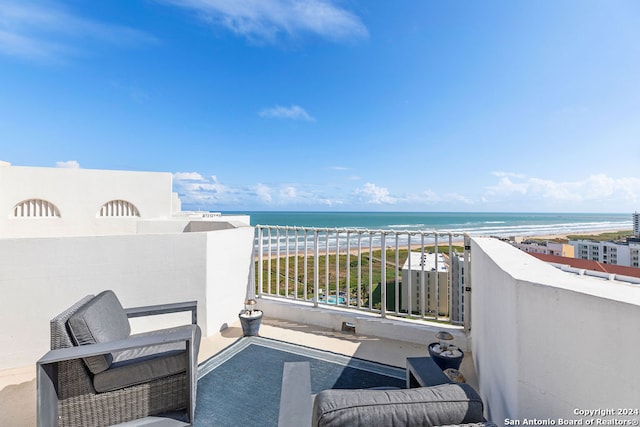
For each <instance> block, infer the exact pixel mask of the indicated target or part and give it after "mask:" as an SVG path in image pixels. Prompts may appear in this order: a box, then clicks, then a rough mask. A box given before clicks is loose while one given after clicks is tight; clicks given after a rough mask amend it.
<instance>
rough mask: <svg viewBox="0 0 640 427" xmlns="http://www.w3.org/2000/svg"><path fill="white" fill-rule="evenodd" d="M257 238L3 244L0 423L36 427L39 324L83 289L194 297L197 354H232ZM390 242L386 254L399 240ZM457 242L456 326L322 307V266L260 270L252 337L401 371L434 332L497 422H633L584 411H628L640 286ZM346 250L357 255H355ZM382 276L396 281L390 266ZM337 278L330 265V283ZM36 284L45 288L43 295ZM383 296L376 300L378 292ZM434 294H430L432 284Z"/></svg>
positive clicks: (636, 383)
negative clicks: (455, 352)
mask: <svg viewBox="0 0 640 427" xmlns="http://www.w3.org/2000/svg"><path fill="white" fill-rule="evenodd" d="M432 237H433V236H432ZM338 238H339V236H338ZM313 239H315V236H314V237H313ZM313 239H312V240H313ZM318 239H319V240H321V236H318ZM276 240H277V241H280V242H282V240H281V239H276ZM451 240H452V243H453V241H454V240H455V239H453V238H452V239H451ZM253 241H254V229H253V228H252V227H235V228H229V229H223V230H216V231H209V232H198V233H180V234H167V235H148V236H102V237H74V238H69V239H53V238H49V239H0V252H2V253H3V254H4V255H6V256H4V257H3V258H2V261H0V264H1V265H0V267H1V268H0V284H2V286H3V290H4V291H5V298H3V301H2V302H1V303H0V308H1V310H0V325H3V326H1V327H0V328H1V329H0V347H1V348H2V349H3V350H2V353H1V354H0V356H1V357H0V425H12V426H21V425H24V426H31V425H34V424H35V380H34V378H35V368H34V365H35V361H36V360H37V359H38V358H39V357H40V356H41V355H42V354H44V353H45V352H46V350H47V347H48V320H49V319H50V318H51V317H53V315H55V314H56V313H57V312H59V311H61V309H63V308H65V307H66V306H68V305H70V304H71V303H73V302H74V301H75V300H77V299H79V298H80V297H81V296H84V295H85V294H88V293H95V292H97V291H99V290H102V289H105V288H111V289H114V290H115V291H116V292H117V293H118V294H119V295H120V296H121V299H122V300H123V302H124V303H125V305H128V306H134V305H144V304H153V303H162V302H167V301H179V300H193V299H196V300H198V303H199V319H200V322H201V326H202V328H203V333H204V334H205V336H206V339H205V340H204V341H203V343H202V347H201V354H200V358H201V359H205V358H207V357H208V356H210V355H212V354H215V353H217V352H218V351H219V350H221V349H222V348H224V347H226V346H228V345H229V344H230V343H232V342H233V341H234V340H236V339H237V338H238V337H239V336H240V329H239V325H238V323H237V313H238V311H239V310H240V309H241V308H242V302H243V300H244V299H245V297H246V294H247V291H248V290H249V291H251V289H252V288H253V286H248V284H251V283H253V273H252V271H251V266H253V265H254V262H253V260H254V259H256V258H258V259H259V262H261V263H265V262H268V259H265V252H264V251H263V252H262V257H263V258H262V259H260V254H259V253H255V252H254V251H253V246H254V245H253ZM391 242H392V246H394V247H395V238H394V239H392V240H391ZM443 242H444V243H440V242H439V243H440V244H442V245H443V246H445V247H447V246H448V245H449V236H444V239H443ZM417 243H419V244H420V245H422V244H423V242H422V239H421V238H418V241H417V242H416V241H415V240H414V241H406V242H405V241H401V242H400V243H398V245H402V244H408V245H409V247H411V248H414V250H418V251H421V250H422V249H421V247H420V248H415V247H414V244H417ZM433 243H435V242H426V244H433ZM322 244H324V245H325V246H324V248H326V247H327V245H329V254H331V253H333V254H338V253H339V252H340V250H341V249H340V247H339V246H340V245H338V246H337V247H333V248H332V247H330V244H331V241H330V240H329V243H328V244H327V243H325V242H321V245H320V246H317V245H316V246H312V248H313V249H312V251H316V249H315V248H316V247H317V248H323V246H322ZM276 245H277V244H276ZM285 246H286V247H288V245H285ZM452 246H453V245H452ZM465 246H467V249H468V251H467V254H468V255H469V260H468V261H467V262H468V263H469V264H468V266H466V267H464V271H465V272H467V273H468V274H465V276H464V283H465V292H464V294H463V295H461V296H460V300H461V301H463V302H464V304H466V305H465V306H464V307H463V310H462V313H463V316H462V318H455V316H457V314H456V315H455V316H454V314H455V312H457V311H456V310H453V304H451V305H450V306H449V308H448V310H447V312H441V310H440V309H437V310H430V308H429V307H430V305H429V304H413V305H411V306H410V307H405V308H402V306H401V305H400V303H399V301H400V300H399V299H394V301H393V304H391V303H389V302H388V301H387V300H386V299H385V298H384V297H383V298H382V301H381V303H380V305H379V306H378V307H376V304H374V302H373V300H372V299H366V298H362V296H363V295H367V296H368V295H369V292H370V287H367V286H364V287H363V288H362V289H361V290H360V298H358V297H357V295H358V292H357V290H355V291H352V290H351V289H349V290H342V292H344V294H345V300H344V301H342V302H341V301H340V300H339V298H337V299H335V300H333V304H332V303H331V301H332V300H329V299H328V298H324V301H323V298H321V295H322V294H323V293H324V295H325V297H327V296H330V295H331V293H332V292H336V293H335V295H336V296H337V297H339V296H340V294H339V292H340V289H339V286H338V287H335V286H334V287H332V285H331V283H332V282H331V277H330V278H329V279H330V280H329V282H327V283H328V284H329V286H327V285H326V284H325V282H324V281H323V279H324V278H323V277H322V276H321V273H320V271H321V270H320V269H319V268H316V269H314V270H313V274H311V276H313V275H317V277H316V279H317V280H308V281H307V282H304V285H303V286H304V289H305V291H304V292H302V291H301V289H298V291H299V292H295V291H294V289H295V288H292V287H287V286H285V287H282V288H280V289H278V290H277V291H276V287H275V281H272V282H269V283H270V284H268V282H267V278H266V276H265V275H264V272H263V273H262V274H261V273H260V271H262V269H261V268H260V267H258V271H256V274H255V276H256V281H257V283H258V288H257V289H258V291H257V293H258V300H259V306H260V308H261V309H263V310H264V311H265V313H266V315H267V316H268V318H266V319H265V324H264V325H263V328H262V329H261V334H263V335H265V336H268V337H272V338H277V339H280V340H284V341H289V342H294V343H299V344H304V345H307V346H310V347H316V348H320V349H330V350H331V351H335V352H339V353H343V354H347V355H354V356H357V357H360V358H365V359H369V360H375V361H380V362H383V363H388V364H392V365H396V366H404V363H405V358H406V357H409V356H416V355H424V354H425V351H426V350H425V344H426V343H427V342H429V341H431V339H432V337H433V334H434V332H435V331H436V330H440V329H442V328H446V329H448V330H450V331H452V332H453V333H454V335H455V337H456V343H457V344H459V346H460V347H462V348H464V349H465V350H466V351H467V357H465V365H463V373H464V374H465V376H467V379H468V380H469V381H470V382H471V383H472V385H474V387H475V388H476V389H477V390H478V391H479V393H480V394H481V396H482V398H483V400H484V401H485V404H486V407H487V413H486V416H487V418H489V419H492V420H494V421H495V422H496V423H498V424H502V423H505V424H506V423H507V422H506V421H505V420H507V419H509V420H525V419H528V420H531V419H534V418H535V419H538V420H540V419H544V420H547V419H549V420H554V421H555V422H556V425H557V422H558V420H559V419H563V420H568V419H579V418H582V419H585V420H586V419H594V420H596V419H600V420H604V421H605V422H606V421H607V420H613V419H614V418H615V419H625V420H632V419H638V418H639V417H638V416H623V415H617V414H616V415H615V416H586V415H584V414H585V411H596V410H599V409H614V410H617V409H618V408H620V409H632V410H633V409H638V402H640V373H638V371H637V370H635V369H634V366H635V363H636V358H637V354H639V353H640V343H639V342H638V339H637V338H638V337H639V336H640V326H639V325H640V287H638V286H637V285H636V286H634V285H631V284H627V283H622V282H617V281H612V280H607V279H603V278H597V277H590V276H581V275H578V274H574V273H569V272H564V271H561V270H559V269H556V268H555V267H552V266H550V265H548V264H546V263H544V262H542V261H539V260H537V259H535V258H533V257H531V256H530V255H528V254H526V253H524V252H521V251H519V250H517V249H515V248H513V247H511V246H510V245H508V244H506V243H504V242H500V241H498V240H495V239H490V238H480V237H475V238H470V239H469V240H468V241H467V242H466V244H465ZM286 247H281V248H280V249H277V248H276V249H275V250H276V253H277V254H280V253H281V252H282V250H284V251H285V252H286ZM167 248H169V249H167ZM272 250H273V248H270V249H268V251H267V252H266V253H271V251H272ZM317 250H318V252H317V253H314V254H313V255H314V256H313V257H312V258H313V261H312V263H313V262H318V267H319V263H320V260H321V257H322V255H323V253H322V250H321V249H317ZM347 252H349V253H351V248H350V249H349V250H348V251H347ZM383 252H384V251H383ZM308 256H309V254H308ZM345 256H346V254H345ZM352 256H354V257H356V258H357V249H356V255H352ZM286 259H288V258H282V257H280V256H277V257H273V258H272V262H273V263H277V262H278V260H280V262H285V263H286V261H284V260H286ZM325 260H326V259H325ZM329 261H330V258H329ZM336 264H339V263H336ZM392 264H395V266H396V267H397V265H398V263H395V262H393V263H392ZM258 265H260V264H258ZM380 265H382V266H386V265H389V264H388V263H386V262H382V263H381V264H380ZM289 267H290V268H291V269H295V266H291V265H290V266H289ZM283 268H284V267H283ZM298 268H300V265H299V266H298ZM310 271H311V270H308V277H307V279H310V277H309V272H310ZM392 271H393V273H392V275H393V276H395V274H396V271H397V268H395V269H394V268H392ZM298 273H299V274H298V275H300V274H302V275H304V273H301V270H298ZM323 273H324V274H326V271H323ZM330 273H331V272H330ZM272 274H273V273H272ZM282 275H283V274H282V273H280V272H278V273H277V276H278V277H280V276H282ZM342 275H343V273H342V270H340V269H338V271H337V273H335V274H334V275H333V278H338V279H339V278H340V277H343V276H342ZM261 276H262V277H261ZM274 277H275V275H274V276H272V279H273V278H274ZM381 277H385V278H386V277H387V275H386V273H385V274H384V275H383V276H381ZM325 278H326V276H325ZM385 280H386V279H385ZM339 282H340V280H337V281H335V282H334V283H339ZM16 283H19V284H20V286H16V285H15V284H16ZM284 283H286V281H285V282H284ZM345 283H348V281H347V282H345ZM367 283H368V282H367ZM177 284H179V285H180V286H176V285H177ZM413 285H419V286H423V284H422V283H418V284H416V283H413ZM424 285H426V284H424ZM44 286H48V287H49V288H50V289H51V290H52V292H43V291H42V290H43V287H44ZM299 286H301V285H300V284H299ZM269 287H271V290H269ZM321 287H322V288H324V289H323V292H320V288H321ZM467 288H469V290H467ZM287 289H288V291H289V292H288V293H287ZM309 289H310V290H311V291H310V292H308V291H307V290H309ZM382 289H385V292H386V287H384V288H382ZM433 289H434V290H433V292H438V293H439V294H440V291H439V289H440V287H439V286H436V287H435V288H433ZM53 290H55V292H53ZM393 292H395V290H394V291H393ZM347 295H348V297H347ZM420 295H428V292H420ZM449 295H453V289H451V288H450V292H449ZM352 296H354V298H353V299H352V298H351V297H352ZM448 299H451V298H449V297H448ZM370 302H371V303H370ZM396 303H397V304H398V307H397V309H396ZM174 320H175V319H174ZM163 322H165V320H161V319H157V320H155V321H153V324H152V325H149V324H139V325H137V326H136V328H137V329H138V330H144V329H150V328H151V327H154V328H155V327H162V326H163ZM167 322H169V321H168V320H167ZM343 322H349V323H350V324H353V325H355V328H356V334H355V335H349V334H343V333H341V332H340V329H341V326H342V324H343ZM15 325H19V326H18V327H16V326H15ZM514 425H515V424H514ZM601 425H605V424H601Z"/></svg>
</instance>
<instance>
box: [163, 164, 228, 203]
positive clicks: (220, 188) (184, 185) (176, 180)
mask: <svg viewBox="0 0 640 427" xmlns="http://www.w3.org/2000/svg"><path fill="white" fill-rule="evenodd" d="M173 186H174V191H176V192H177V193H178V195H179V196H180V199H181V201H182V203H183V205H185V206H196V207H197V208H198V209H201V208H204V209H213V208H215V207H216V206H215V205H217V204H219V203H223V202H228V201H231V200H234V199H235V197H236V194H235V192H234V190H232V189H231V188H229V187H227V186H226V185H224V184H222V183H220V182H218V179H217V178H216V177H215V176H211V177H210V178H205V177H204V176H202V175H201V174H199V173H198V172H177V173H174V174H173Z"/></svg>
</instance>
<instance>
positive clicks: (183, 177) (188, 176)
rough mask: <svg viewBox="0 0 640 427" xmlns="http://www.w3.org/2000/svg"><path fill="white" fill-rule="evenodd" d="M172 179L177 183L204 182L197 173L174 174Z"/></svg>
mask: <svg viewBox="0 0 640 427" xmlns="http://www.w3.org/2000/svg"><path fill="white" fill-rule="evenodd" d="M173 179H175V180H178V181H204V180H205V179H204V177H203V176H202V175H200V174H199V173H198V172H176V173H174V174H173Z"/></svg>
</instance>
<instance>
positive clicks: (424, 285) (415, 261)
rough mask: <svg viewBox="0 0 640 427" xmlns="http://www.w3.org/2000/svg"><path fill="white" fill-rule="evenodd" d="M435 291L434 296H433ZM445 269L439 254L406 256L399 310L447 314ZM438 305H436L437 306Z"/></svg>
mask: <svg viewBox="0 0 640 427" xmlns="http://www.w3.org/2000/svg"><path fill="white" fill-rule="evenodd" d="M436 289H437V293H436ZM448 292H449V265H448V264H447V262H446V260H445V258H444V256H443V255H442V254H435V253H431V252H425V253H421V252H409V255H408V256H407V259H406V260H405V262H404V264H403V266H402V284H401V286H400V295H401V296H400V307H401V309H403V310H408V311H410V312H417V313H422V312H423V308H424V310H425V311H426V312H429V313H435V312H436V307H438V308H437V310H438V315H445V314H447V313H449V307H448V298H449V297H448V295H449V293H448ZM438 301H439V303H438Z"/></svg>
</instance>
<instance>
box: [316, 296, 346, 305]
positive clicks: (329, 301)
mask: <svg viewBox="0 0 640 427" xmlns="http://www.w3.org/2000/svg"><path fill="white" fill-rule="evenodd" d="M320 302H326V303H327V304H335V303H336V296H335V295H330V296H329V298H326V299H325V298H321V299H320ZM346 302H347V300H346V298H344V297H338V304H344V303H346Z"/></svg>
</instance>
